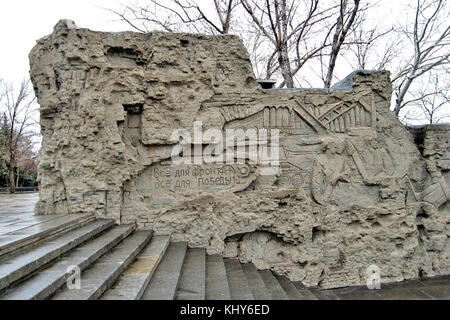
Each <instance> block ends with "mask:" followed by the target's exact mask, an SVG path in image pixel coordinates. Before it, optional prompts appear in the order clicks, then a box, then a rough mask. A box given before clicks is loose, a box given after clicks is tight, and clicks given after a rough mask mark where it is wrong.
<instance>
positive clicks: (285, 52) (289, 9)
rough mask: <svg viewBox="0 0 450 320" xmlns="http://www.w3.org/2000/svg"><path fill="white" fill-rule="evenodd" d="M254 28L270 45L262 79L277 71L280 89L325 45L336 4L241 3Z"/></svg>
mask: <svg viewBox="0 0 450 320" xmlns="http://www.w3.org/2000/svg"><path fill="white" fill-rule="evenodd" d="M241 3H242V5H243V7H244V9H245V11H246V13H247V14H248V16H249V17H250V19H251V22H252V23H253V25H254V26H255V28H257V29H259V31H261V33H262V35H264V37H265V39H267V40H268V42H269V44H270V51H269V53H268V54H267V59H266V66H267V67H266V78H269V77H270V76H272V75H273V74H274V73H275V72H277V71H280V73H281V75H282V77H283V82H282V83H281V85H280V87H284V86H286V87H288V88H292V87H294V77H295V75H296V74H297V73H298V72H299V71H300V69H301V68H302V67H303V66H304V65H305V64H306V63H307V62H308V61H310V60H312V59H313V58H316V57H318V55H319V54H320V52H321V51H322V50H323V49H324V48H325V47H326V46H328V45H329V43H328V42H329V41H328V39H329V32H328V33H327V32H324V30H328V28H329V25H330V18H331V17H332V16H333V9H335V8H337V6H336V5H331V6H326V7H324V6H319V1H318V0H304V1H287V0H266V1H264V2H261V1H257V0H241Z"/></svg>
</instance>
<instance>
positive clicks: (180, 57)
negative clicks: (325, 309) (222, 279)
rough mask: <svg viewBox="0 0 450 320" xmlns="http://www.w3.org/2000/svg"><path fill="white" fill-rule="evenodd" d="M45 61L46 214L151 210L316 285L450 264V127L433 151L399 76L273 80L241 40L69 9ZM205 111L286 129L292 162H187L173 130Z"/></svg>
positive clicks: (39, 50)
mask: <svg viewBox="0 0 450 320" xmlns="http://www.w3.org/2000/svg"><path fill="white" fill-rule="evenodd" d="M30 65H31V77H32V82H33V84H34V89H35V92H36V95H37V97H38V102H39V104H40V106H41V131H42V134H43V142H42V149H41V151H40V164H39V179H40V181H39V182H40V200H39V203H38V204H37V206H36V210H35V211H36V213H37V214H55V213H85V212H94V213H96V215H97V216H98V217H102V218H113V219H115V220H116V221H117V222H118V223H134V222H136V223H138V226H139V227H141V228H148V229H153V230H155V231H156V232H160V233H171V234H172V237H173V240H175V241H177V240H180V241H188V242H189V246H190V247H205V248H207V252H208V253H210V254H214V253H221V254H224V255H226V256H228V257H238V258H239V259H240V260H241V261H242V262H249V261H252V262H253V263H255V264H256V266H257V267H258V268H261V269H264V268H270V269H272V270H274V271H276V272H278V273H282V274H285V275H287V276H289V278H290V279H291V280H295V281H297V280H300V281H302V282H303V283H304V284H305V285H307V286H321V287H327V288H329V287H339V286H346V285H359V284H364V283H365V279H366V277H367V275H366V269H367V267H369V266H370V265H372V264H375V265H377V266H379V267H380V269H381V275H382V281H383V282H390V281H400V280H403V279H411V278H416V277H418V276H433V275H437V274H447V273H449V260H448V259H449V251H450V249H449V240H448V234H449V229H448V226H449V204H448V200H449V187H448V186H449V176H448V175H449V162H450V160H449V159H450V157H449V153H448V149H449V148H448V139H449V130H448V129H447V128H433V129H430V130H428V131H427V132H426V134H425V135H422V138H418V137H417V136H416V140H418V139H419V140H420V139H423V145H424V147H423V150H419V148H418V147H417V145H416V144H415V142H414V137H413V135H412V134H411V133H410V132H408V130H407V129H406V128H404V127H403V125H401V123H400V122H399V121H398V120H397V119H396V118H395V117H394V116H393V115H392V113H391V112H390V110H389V105H390V100H391V85H390V80H389V73H388V72H385V71H383V72H368V71H358V72H354V73H352V74H351V75H349V77H347V78H346V79H344V80H343V81H341V82H340V83H338V84H337V85H336V86H334V87H333V88H332V89H330V90H324V89H290V90H281V89H280V90H261V89H258V87H257V83H256V80H255V78H254V75H253V73H252V70H251V64H250V60H249V57H248V54H247V52H246V50H245V48H244V46H243V44H242V41H241V40H240V39H239V38H237V37H235V36H218V37H213V36H203V35H192V34H168V33H161V32H152V33H150V34H147V35H144V34H136V33H132V32H124V33H103V32H93V31H90V30H87V29H80V28H77V27H76V26H75V25H74V24H73V23H72V22H69V21H60V22H59V23H58V24H57V25H56V26H55V29H54V31H53V33H52V34H51V35H49V36H47V37H45V38H42V39H40V40H39V41H38V43H37V45H36V46H35V47H34V48H33V50H32V51H31V53H30ZM194 121H202V122H203V130H206V129H208V128H218V129H220V130H222V131H224V130H226V129H232V128H243V129H246V128H256V129H263V128H277V129H278V130H280V141H279V147H280V150H281V159H280V168H279V170H278V172H277V173H276V175H272V176H264V175H262V174H261V168H260V166H258V165H254V164H251V163H249V162H248V161H246V162H245V163H243V164H238V165H236V166H231V167H227V168H224V167H220V166H219V167H214V166H211V165H201V166H200V168H197V167H196V168H194V167H193V166H190V167H183V168H176V167H173V165H172V164H171V161H170V153H171V150H172V149H173V147H174V142H173V141H171V140H170V136H171V134H172V132H173V131H174V130H175V129H179V128H185V129H187V130H193V128H194ZM420 151H422V154H421V153H420ZM194 169H195V170H197V171H194ZM199 169H203V170H204V171H199ZM193 172H195V174H194V173H193ZM199 172H202V173H201V174H202V175H204V176H199V174H200V173H199ZM200 177H201V178H202V179H203V180H201V182H202V183H203V182H205V181H206V180H205V179H208V186H204V185H201V183H200V180H199V178H200ZM210 181H212V182H211V184H210ZM225 182H230V183H225Z"/></svg>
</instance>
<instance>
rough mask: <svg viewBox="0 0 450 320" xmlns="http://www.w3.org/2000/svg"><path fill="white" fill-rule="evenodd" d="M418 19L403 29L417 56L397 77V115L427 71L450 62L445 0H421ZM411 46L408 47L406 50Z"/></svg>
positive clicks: (417, 6) (448, 27)
mask: <svg viewBox="0 0 450 320" xmlns="http://www.w3.org/2000/svg"><path fill="white" fill-rule="evenodd" d="M414 10H415V15H414V22H413V26H412V30H411V27H408V26H407V27H406V28H405V29H404V31H403V33H404V35H405V36H406V37H407V39H408V40H409V42H410V44H411V46H412V48H411V49H410V51H411V52H412V53H413V55H412V56H411V57H410V58H409V59H407V64H406V65H404V66H403V67H402V68H400V70H399V71H398V72H397V74H396V75H395V76H394V77H393V79H392V81H393V82H394V84H395V86H394V90H395V95H396V100H395V105H394V110H393V112H394V114H395V115H396V116H397V117H398V116H399V113H400V110H401V109H402V108H404V107H405V106H406V103H405V102H406V99H405V97H406V95H407V93H408V91H409V90H410V88H411V85H412V83H413V82H414V81H415V80H416V79H418V78H419V77H421V76H423V75H424V74H426V73H428V72H430V71H432V70H436V69H437V68H439V67H441V66H447V65H448V64H449V63H450V60H449V57H450V23H449V14H448V12H449V11H448V8H447V3H446V1H445V0H417V3H416V7H415V8H414ZM406 50H408V48H405V51H406Z"/></svg>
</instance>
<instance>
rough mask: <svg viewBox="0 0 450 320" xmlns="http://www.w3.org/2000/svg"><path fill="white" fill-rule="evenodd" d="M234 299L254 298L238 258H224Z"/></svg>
mask: <svg viewBox="0 0 450 320" xmlns="http://www.w3.org/2000/svg"><path fill="white" fill-rule="evenodd" d="M224 263H225V269H226V270H227V278H228V284H229V286H230V292H231V299H232V300H254V299H255V298H254V297H253V293H252V290H251V289H250V286H249V284H248V281H247V277H246V276H245V273H244V271H243V270H242V267H241V264H240V262H239V260H238V259H224Z"/></svg>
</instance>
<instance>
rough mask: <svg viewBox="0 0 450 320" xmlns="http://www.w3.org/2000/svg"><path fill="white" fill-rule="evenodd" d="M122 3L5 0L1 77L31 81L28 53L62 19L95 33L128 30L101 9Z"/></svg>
mask: <svg viewBox="0 0 450 320" xmlns="http://www.w3.org/2000/svg"><path fill="white" fill-rule="evenodd" d="M116 2H117V4H116ZM119 3H120V1H111V0H109V1H107V0H77V1H67V0H64V1H62V0H59V1H58V0H35V1H32V0H2V1H1V2H0V38H1V40H2V48H1V50H0V77H2V78H3V79H5V80H7V81H14V82H18V81H20V80H21V79H23V78H24V77H28V72H29V64H28V53H29V52H30V50H31V48H33V46H34V45H35V43H36V40H37V39H39V38H41V37H43V36H45V35H47V34H50V33H52V31H53V26H54V25H55V24H56V23H57V22H58V21H59V20H60V19H71V20H74V21H75V22H76V24H77V25H78V26H80V27H83V28H89V29H92V30H99V31H122V30H125V29H128V27H127V25H126V24H125V23H123V22H120V21H117V18H116V17H114V15H113V14H112V13H109V12H108V11H106V10H104V9H102V7H104V8H110V7H111V6H114V7H117V6H118V4H119Z"/></svg>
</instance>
